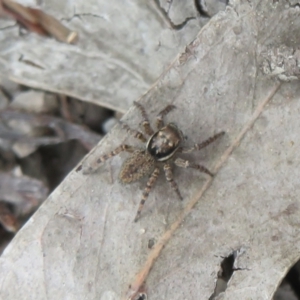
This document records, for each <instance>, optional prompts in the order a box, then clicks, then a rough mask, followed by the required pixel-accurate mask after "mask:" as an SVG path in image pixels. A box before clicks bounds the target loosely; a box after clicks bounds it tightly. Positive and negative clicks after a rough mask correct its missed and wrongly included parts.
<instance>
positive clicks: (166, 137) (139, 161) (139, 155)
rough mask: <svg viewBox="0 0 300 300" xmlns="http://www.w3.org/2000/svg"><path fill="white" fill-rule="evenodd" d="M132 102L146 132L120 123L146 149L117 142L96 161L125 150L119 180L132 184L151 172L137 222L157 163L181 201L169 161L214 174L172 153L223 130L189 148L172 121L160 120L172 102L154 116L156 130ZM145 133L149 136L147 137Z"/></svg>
mask: <svg viewBox="0 0 300 300" xmlns="http://www.w3.org/2000/svg"><path fill="white" fill-rule="evenodd" d="M134 104H135V105H136V107H137V108H138V109H139V111H140V113H141V115H142V118H143V120H142V126H143V127H144V131H145V134H144V133H142V132H141V131H137V130H134V129H131V128H130V127H129V126H128V125H127V124H124V123H123V124H122V125H123V128H124V129H126V130H127V131H128V132H130V133H131V134H132V135H133V136H134V137H135V138H137V139H139V140H141V141H142V142H143V143H145V144H146V145H145V148H144V149H139V148H135V147H132V146H129V145H125V144H124V145H120V146H119V147H117V148H116V149H115V150H113V151H111V152H110V153H109V154H105V155H103V156H101V157H100V158H99V159H98V160H97V163H99V164H100V163H102V162H104V161H106V160H107V159H109V158H111V157H113V156H115V155H117V154H119V153H121V152H123V151H127V152H129V153H131V156H129V158H128V159H127V160H125V162H124V163H123V165H122V168H121V171H120V174H119V180H120V182H121V183H125V184H126V183H132V182H135V181H138V180H140V179H141V178H143V177H145V176H147V175H148V176H149V175H150V177H149V179H148V182H147V185H146V187H145V190H144V192H143V195H142V199H141V201H140V205H139V208H138V211H137V213H136V216H135V218H134V221H135V222H136V221H137V220H138V219H139V217H140V215H141V211H142V209H143V207H144V204H145V202H146V200H147V198H148V196H149V193H150V191H151V189H152V187H153V186H154V184H155V182H156V180H157V177H158V175H159V173H160V166H163V170H164V173H165V177H166V179H167V181H168V182H169V183H170V185H171V187H172V188H173V190H174V191H175V192H176V194H177V196H178V197H179V198H180V199H181V200H182V199H183V198H182V196H181V193H180V191H179V189H178V186H177V183H176V182H175V181H174V179H173V171H172V164H175V165H176V166H178V167H181V168H194V169H197V170H199V171H200V172H204V173H206V174H208V175H210V176H213V174H212V173H211V172H210V171H209V170H208V169H206V168H205V167H203V166H201V165H199V164H195V163H193V162H190V161H188V160H184V159H182V158H175V157H174V156H175V154H176V153H189V152H192V151H195V150H200V149H202V148H204V147H206V146H207V145H209V144H210V143H212V142H213V141H215V140H216V139H217V138H219V137H220V136H222V135H223V134H224V132H223V131H222V132H220V133H217V134H216V135H214V136H213V137H211V138H209V139H207V140H206V141H204V142H202V143H201V144H195V145H194V146H193V147H191V148H183V147H181V146H180V145H181V143H182V141H183V140H184V138H183V134H182V132H181V130H180V129H179V128H178V127H177V126H176V125H175V124H174V123H168V124H167V125H164V121H163V119H164V117H165V116H166V115H167V114H168V113H169V112H170V111H171V110H173V109H174V108H175V106H174V105H168V106H166V107H165V108H164V109H163V110H162V111H161V112H160V113H159V114H158V115H157V117H156V128H157V131H154V130H153V129H152V127H151V125H150V122H149V119H148V116H147V114H146V111H145V108H144V107H143V106H142V105H141V104H140V103H137V102H135V103H134ZM145 135H147V136H149V137H148V138H146V137H145Z"/></svg>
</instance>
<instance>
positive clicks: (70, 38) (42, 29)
mask: <svg viewBox="0 0 300 300" xmlns="http://www.w3.org/2000/svg"><path fill="white" fill-rule="evenodd" d="M1 10H2V11H3V12H4V13H6V14H7V15H9V16H11V17H12V18H14V19H16V20H17V22H18V23H20V24H21V25H23V26H24V27H26V28H27V29H29V30H30V31H33V32H35V33H37V34H40V35H45V36H46V35H49V36H53V37H54V38H56V39H57V40H58V41H60V42H64V43H68V44H72V43H75V42H76V41H77V39H78V34H77V32H75V31H72V30H70V29H68V28H67V27H65V26H64V25H63V24H61V23H60V22H59V21H58V20H56V19H55V18H54V17H52V16H50V15H48V14H46V13H44V12H43V11H41V10H39V9H34V8H30V7H25V6H23V5H21V4H19V3H16V2H13V1H10V0H0V11H1Z"/></svg>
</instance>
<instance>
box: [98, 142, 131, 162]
mask: <svg viewBox="0 0 300 300" xmlns="http://www.w3.org/2000/svg"><path fill="white" fill-rule="evenodd" d="M135 150H136V149H135V148H134V147H132V146H129V145H125V144H124V145H120V146H119V147H117V148H116V149H114V150H113V151H111V152H109V153H108V154H104V155H102V156H100V157H99V158H98V159H97V164H101V163H103V162H105V161H106V160H108V159H109V158H111V157H113V156H116V155H118V154H119V153H121V152H123V151H126V152H129V153H132V152H134V151H135Z"/></svg>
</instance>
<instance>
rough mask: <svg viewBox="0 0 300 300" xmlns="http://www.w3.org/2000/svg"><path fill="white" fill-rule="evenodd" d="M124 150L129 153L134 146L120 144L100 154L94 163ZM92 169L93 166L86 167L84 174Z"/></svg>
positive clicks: (133, 149)
mask: <svg viewBox="0 0 300 300" xmlns="http://www.w3.org/2000/svg"><path fill="white" fill-rule="evenodd" d="M123 151H126V152H129V153H132V152H134V151H135V148H134V147H132V146H129V145H125V144H124V145H120V146H119V147H117V148H116V149H114V150H113V151H111V152H109V153H108V154H104V155H102V156H100V157H99V158H98V159H97V161H96V163H97V164H101V163H103V162H105V161H106V160H108V159H109V158H111V157H113V156H116V155H118V154H119V153H121V152H123ZM93 170H94V168H92V167H89V168H88V169H86V170H84V172H83V173H84V174H89V173H90V172H92V171H93Z"/></svg>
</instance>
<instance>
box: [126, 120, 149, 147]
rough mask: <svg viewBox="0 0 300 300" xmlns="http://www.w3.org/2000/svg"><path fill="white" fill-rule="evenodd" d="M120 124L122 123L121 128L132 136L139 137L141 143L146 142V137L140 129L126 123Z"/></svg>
mask: <svg viewBox="0 0 300 300" xmlns="http://www.w3.org/2000/svg"><path fill="white" fill-rule="evenodd" d="M121 125H122V128H123V129H125V130H126V131H127V132H129V133H130V134H131V135H132V136H133V137H135V138H137V139H139V140H140V141H142V142H143V143H146V142H147V139H146V138H145V136H144V135H143V134H142V133H141V132H140V131H138V130H135V129H131V128H130V127H129V126H128V125H127V124H126V123H122V122H121Z"/></svg>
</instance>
